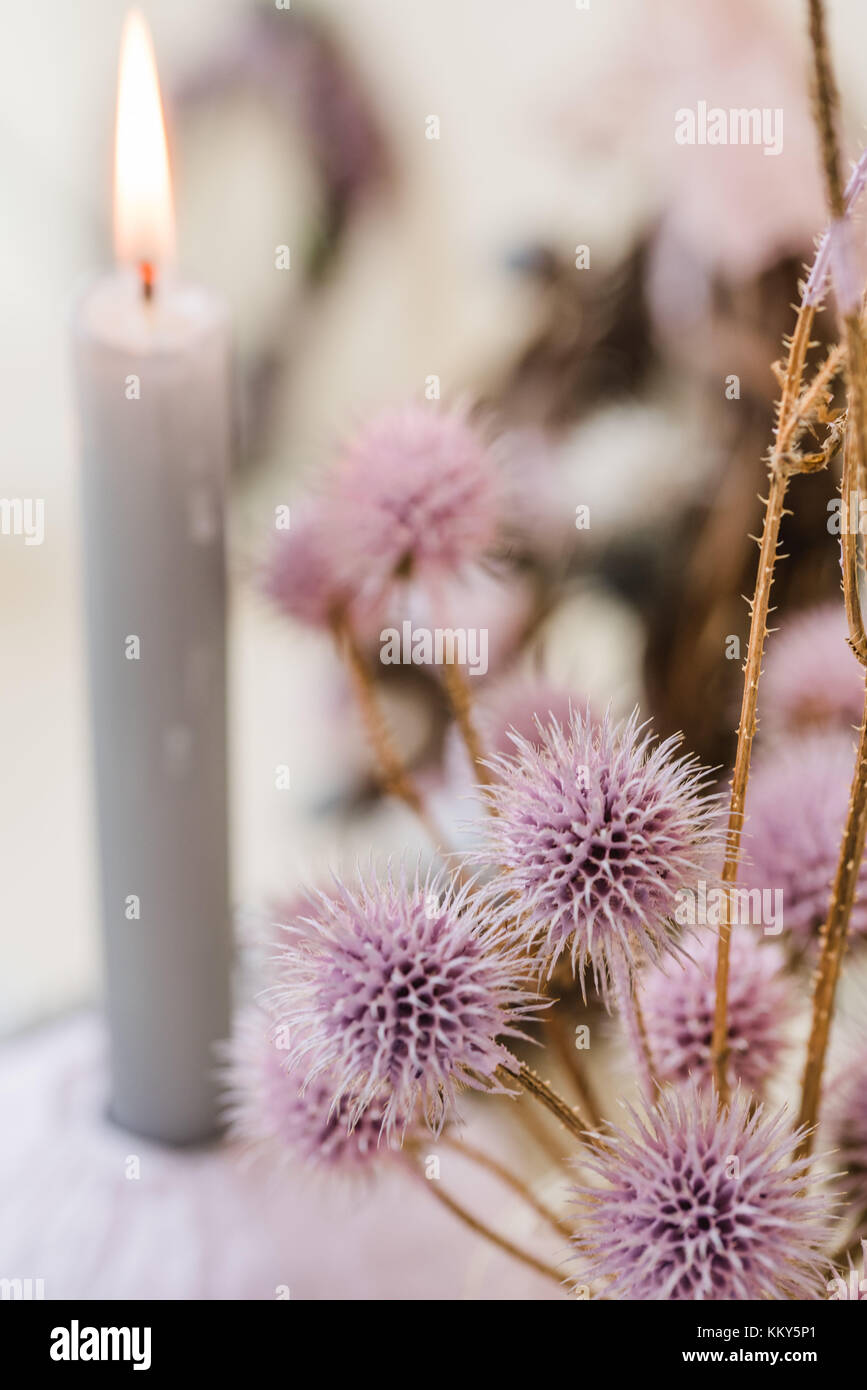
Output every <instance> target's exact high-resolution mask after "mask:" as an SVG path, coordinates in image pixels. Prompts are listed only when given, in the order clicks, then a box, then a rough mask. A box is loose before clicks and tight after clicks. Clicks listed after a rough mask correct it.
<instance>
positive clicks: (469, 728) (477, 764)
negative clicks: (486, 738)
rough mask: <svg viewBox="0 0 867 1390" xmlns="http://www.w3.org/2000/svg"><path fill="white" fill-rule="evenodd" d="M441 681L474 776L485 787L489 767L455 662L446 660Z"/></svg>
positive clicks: (465, 686) (464, 681)
mask: <svg viewBox="0 0 867 1390" xmlns="http://www.w3.org/2000/svg"><path fill="white" fill-rule="evenodd" d="M443 681H444V684H445V688H446V694H447V695H448V697H449V704H450V705H451V708H452V713H453V714H454V717H455V723H456V724H457V726H458V731H459V733H460V735H461V738H462V739H463V741H464V746H465V747H466V750H467V752H468V753H469V755H470V761H471V763H472V765H473V767H474V768H475V773H476V776H477V778H478V780H479V782H480V783H481V785H482V786H483V787H486V786H488V785H489V783H490V780H491V773H490V769H489V768H487V767H486V766H485V763H484V756H485V754H484V749H483V748H482V742H481V739H480V738H479V733H478V730H477V728H476V725H475V721H474V719H473V713H472V697H471V695H470V688H469V685H468V684H467V681H466V678H465V676H464V674H463V672H462V671H461V668H460V667H459V666H458V664H457V662H454V661H447V662H446V664H445V667H444V668H443Z"/></svg>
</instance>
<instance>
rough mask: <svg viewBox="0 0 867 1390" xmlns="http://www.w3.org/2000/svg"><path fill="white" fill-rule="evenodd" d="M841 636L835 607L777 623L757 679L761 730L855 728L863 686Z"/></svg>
mask: <svg viewBox="0 0 867 1390" xmlns="http://www.w3.org/2000/svg"><path fill="white" fill-rule="evenodd" d="M846 635H847V627H846V619H845V616H844V613H843V609H842V607H841V605H840V604H839V603H823V604H820V605H818V606H817V607H815V608H809V609H807V610H806V611H805V612H803V613H798V614H797V615H796V616H795V617H793V618H790V619H788V621H787V622H785V623H783V624H782V628H781V630H780V632H779V633H778V634H777V635H776V636H775V638H774V640H773V642H771V643H770V645H769V648H768V654H767V658H766V661H765V668H764V674H763V676H762V728H763V730H764V731H766V732H768V733H779V732H799V731H800V732H805V731H808V730H809V729H810V728H815V727H817V726H819V727H821V726H827V725H831V726H836V727H839V728H846V729H851V728H852V727H853V726H856V727H857V725H858V724H860V722H861V711H862V709H863V705H864V682H863V680H862V678H861V668H860V666H859V665H858V662H857V661H856V660H855V659H854V657H853V656H852V652H851V651H850V649H849V646H848V645H847V642H846Z"/></svg>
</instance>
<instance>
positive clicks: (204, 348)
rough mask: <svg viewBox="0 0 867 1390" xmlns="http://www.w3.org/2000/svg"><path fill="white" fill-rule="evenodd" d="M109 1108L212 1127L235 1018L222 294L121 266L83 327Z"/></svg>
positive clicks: (146, 1119) (178, 1138) (194, 1136)
mask: <svg viewBox="0 0 867 1390" xmlns="http://www.w3.org/2000/svg"><path fill="white" fill-rule="evenodd" d="M75 369H76V371H75V375H76V384H77V393H78V402H79V421H80V435H81V463H82V506H83V535H84V548H85V554H84V572H85V600H86V608H87V627H88V649H89V674H90V691H91V706H92V711H93V753H94V767H95V784H96V810H97V822H98V833H99V847H100V854H99V862H100V895H101V909H102V919H103V933H104V943H105V969H106V981H105V983H106V996H107V1015H108V1026H109V1041H110V1054H111V1113H112V1115H113V1117H114V1118H115V1119H116V1120H117V1122H118V1123H120V1124H122V1125H124V1126H126V1127H128V1128H129V1129H131V1130H134V1131H135V1132H136V1133H139V1134H142V1135H144V1136H146V1137H148V1138H152V1139H156V1140H159V1141H162V1142H166V1143H176V1144H183V1143H194V1142H198V1141H201V1140H204V1139H206V1138H207V1137H209V1136H210V1135H211V1134H213V1133H214V1131H215V1129H216V1124H217V1095H216V1084H215V1078H214V1070H215V1061H216V1059H215V1052H214V1044H215V1043H216V1042H217V1041H218V1040H219V1039H221V1038H224V1037H226V1036H227V1034H228V1029H229V972H230V921H229V906H228V864H227V854H228V845H227V839H228V837H227V798H226V699H225V561H224V536H223V515H224V499H225V483H226V476H227V471H228V466H229V460H230V451H231V441H232V420H231V379H230V349H229V333H228V324H227V320H226V316H225V314H224V313H223V311H222V308H221V306H220V304H219V302H218V301H215V300H213V299H212V298H211V297H210V296H208V295H206V294H205V293H204V292H203V291H200V290H196V289H193V288H191V287H183V286H176V287H172V286H170V285H167V286H166V287H165V290H164V292H163V291H162V289H161V290H158V292H157V295H156V296H155V298H154V300H153V301H151V302H145V301H144V300H143V299H142V296H141V293H140V289H139V287H138V285H137V283H136V279H135V277H134V276H132V277H130V276H127V275H124V274H118V275H116V276H110V277H106V278H105V279H102V280H100V281H98V282H97V283H96V285H94V287H93V288H92V289H91V290H90V292H89V293H88V294H87V295H86V296H85V298H84V299H83V300H82V302H81V304H80V306H79V310H78V313H77V316H76V323H75Z"/></svg>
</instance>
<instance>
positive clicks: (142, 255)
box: [114, 10, 175, 294]
mask: <svg viewBox="0 0 867 1390" xmlns="http://www.w3.org/2000/svg"><path fill="white" fill-rule="evenodd" d="M174 243H175V226H174V213H173V208H172V186H171V179H170V176H169V154H168V147H167V144H166V128H165V123H164V121H163V109H162V102H161V100H160V84H159V78H158V76H157V65H156V59H155V58H154V49H153V44H152V42H151V36H150V32H149V30H148V27H147V25H146V23H145V21H144V19H143V17H142V16H141V14H140V13H139V12H138V10H132V11H130V13H129V14H128V15H127V17H126V21H125V23H124V28H123V37H122V39H121V49H120V70H119V74H118V84H117V127H116V132H115V153H114V248H115V254H116V255H117V258H118V260H119V261H120V262H122V263H125V264H132V265H135V266H136V267H137V268H138V270H139V272H140V274H141V276H142V284H143V287H144V290H145V293H146V294H149V293H150V289H151V287H152V285H153V279H154V275H155V273H156V267H158V266H162V265H165V263H166V262H167V261H169V260H171V258H172V255H173V253H174Z"/></svg>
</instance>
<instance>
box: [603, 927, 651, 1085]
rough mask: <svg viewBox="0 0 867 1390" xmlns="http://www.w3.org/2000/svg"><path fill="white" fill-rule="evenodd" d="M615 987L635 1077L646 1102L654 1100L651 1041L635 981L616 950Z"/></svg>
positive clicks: (614, 966) (614, 963)
mask: <svg viewBox="0 0 867 1390" xmlns="http://www.w3.org/2000/svg"><path fill="white" fill-rule="evenodd" d="M613 975H614V988H615V991H616V993H617V999H618V1003H619V1004H620V1011H621V1013H622V1015H623V1022H624V1025H625V1027H626V1036H627V1037H628V1039H629V1043H630V1046H631V1048H632V1054H633V1058H634V1060H635V1063H636V1066H637V1067H638V1077H639V1081H640V1083H641V1089H642V1091H643V1093H644V1097H645V1099H646V1101H647V1103H648V1105H650V1106H653V1105H655V1104H656V1095H657V1091H658V1089H659V1087H658V1086H657V1083H656V1078H655V1076H654V1073H653V1059H652V1057H651V1055H650V1045H649V1043H648V1041H647V1032H646V1030H645V1027H644V1019H643V1018H642V1016H641V1010H640V1008H639V1007H638V1000H637V999H636V997H635V984H634V981H633V979H632V977H631V975H630V973H629V969H628V967H627V965H626V962H625V961H624V960H623V959H622V958H621V957H620V956H619V955H618V954H615V957H614V961H613Z"/></svg>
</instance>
